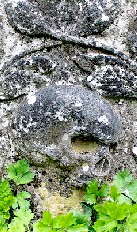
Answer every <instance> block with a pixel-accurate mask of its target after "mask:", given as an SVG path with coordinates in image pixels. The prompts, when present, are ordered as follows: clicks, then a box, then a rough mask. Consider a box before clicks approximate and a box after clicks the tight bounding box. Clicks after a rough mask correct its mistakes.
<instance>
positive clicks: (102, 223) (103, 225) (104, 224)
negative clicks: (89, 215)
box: [93, 219, 118, 232]
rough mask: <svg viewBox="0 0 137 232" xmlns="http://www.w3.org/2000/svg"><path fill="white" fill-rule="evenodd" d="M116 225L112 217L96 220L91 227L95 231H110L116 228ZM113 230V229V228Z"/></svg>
mask: <svg viewBox="0 0 137 232" xmlns="http://www.w3.org/2000/svg"><path fill="white" fill-rule="evenodd" d="M117 225H118V223H117V221H116V220H113V219H106V220H101V219H99V220H97V222H95V223H94V226H93V228H94V229H95V231H96V232H110V231H112V230H113V229H114V228H116V227H117ZM113 231H114V230H113Z"/></svg>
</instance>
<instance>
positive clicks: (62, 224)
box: [53, 213, 76, 229]
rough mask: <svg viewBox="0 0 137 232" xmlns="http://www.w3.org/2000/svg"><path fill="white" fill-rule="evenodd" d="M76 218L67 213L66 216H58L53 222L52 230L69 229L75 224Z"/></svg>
mask: <svg viewBox="0 0 137 232" xmlns="http://www.w3.org/2000/svg"><path fill="white" fill-rule="evenodd" d="M75 221H76V218H75V217H74V216H73V213H68V214H66V215H58V216H56V217H55V218H54V220H53V229H64V228H69V227H70V226H72V225H73V224H75Z"/></svg>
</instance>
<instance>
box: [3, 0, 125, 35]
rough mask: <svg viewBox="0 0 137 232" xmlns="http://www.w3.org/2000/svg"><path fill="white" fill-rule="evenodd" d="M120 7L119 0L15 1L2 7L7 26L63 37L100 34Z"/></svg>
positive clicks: (28, 32) (32, 33)
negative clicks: (5, 13)
mask: <svg viewBox="0 0 137 232" xmlns="http://www.w3.org/2000/svg"><path fill="white" fill-rule="evenodd" d="M9 2H10V1H9ZM120 6H121V1H120V0H110V1H108V0H101V1H97V0H90V1H85V0H80V1H71V0H70V1H66V0H65V1H60V0H56V1H55V0H49V1H48V0H47V1H44V0H33V1H30V0H26V1H23V0H19V1H18V2H17V3H16V5H15V4H12V1H11V3H7V4H6V6H5V9H6V12H7V15H8V18H9V22H10V23H11V25H12V26H13V27H14V28H15V29H17V30H19V31H20V32H22V33H26V34H27V35H45V34H50V35H54V36H55V37H56V35H58V34H60V35H65V36H66V37H67V36H69V35H71V36H88V35H91V34H100V33H102V32H103V31H104V30H105V29H106V28H108V27H109V26H110V24H112V23H113V21H114V19H115V17H116V15H117V14H118V12H119V11H120Z"/></svg>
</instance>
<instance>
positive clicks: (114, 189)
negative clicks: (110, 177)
mask: <svg viewBox="0 0 137 232" xmlns="http://www.w3.org/2000/svg"><path fill="white" fill-rule="evenodd" d="M109 195H110V197H111V198H112V199H113V200H114V201H117V199H118V198H119V197H120V195H121V194H120V192H119V191H118V188H117V186H115V185H112V186H111V187H110V193H109Z"/></svg>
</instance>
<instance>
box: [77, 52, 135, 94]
mask: <svg viewBox="0 0 137 232" xmlns="http://www.w3.org/2000/svg"><path fill="white" fill-rule="evenodd" d="M74 61H75V63H76V64H77V65H78V66H79V67H80V68H81V69H83V70H84V71H86V72H87V73H88V77H87V78H86V80H85V81H84V82H85V83H86V84H87V85H88V86H89V87H90V88H91V89H96V90H98V91H99V92H100V93H102V94H103V95H104V96H110V97H122V98H125V97H127V98H130V97H132V98H137V65H136V64H133V63H132V62H131V61H130V60H129V59H128V58H127V60H122V59H120V58H118V57H114V56H109V55H105V54H96V53H91V54H81V55H78V56H76V57H74Z"/></svg>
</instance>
